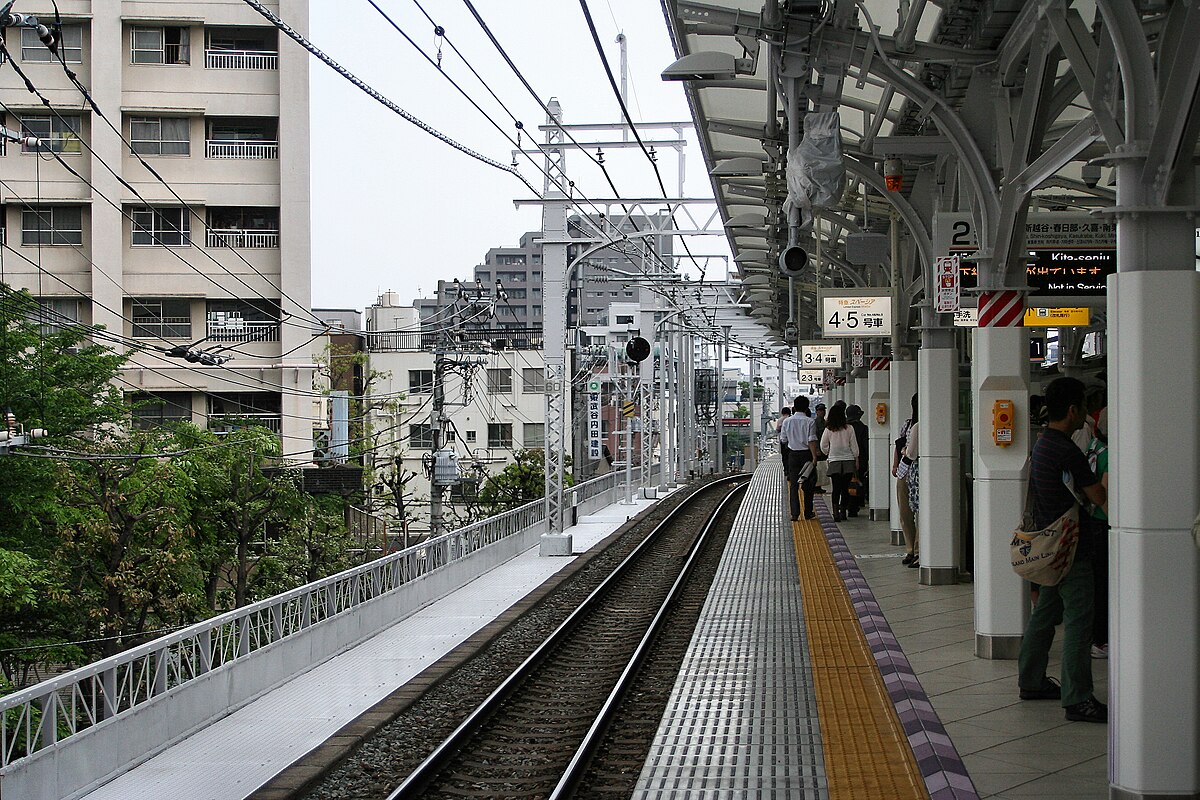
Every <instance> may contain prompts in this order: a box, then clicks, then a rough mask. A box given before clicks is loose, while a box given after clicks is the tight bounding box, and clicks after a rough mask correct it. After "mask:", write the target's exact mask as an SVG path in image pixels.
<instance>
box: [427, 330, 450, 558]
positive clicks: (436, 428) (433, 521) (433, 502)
mask: <svg viewBox="0 0 1200 800" xmlns="http://www.w3.org/2000/svg"><path fill="white" fill-rule="evenodd" d="M445 335H446V334H444V333H442V334H439V335H438V339H437V344H436V345H434V350H433V410H432V411H431V412H430V416H429V428H430V431H431V432H432V434H433V465H432V466H433V468H432V470H431V471H430V474H429V535H430V537H431V538H432V537H435V536H438V535H440V534H441V533H442V492H443V491H445V488H446V487H445V486H444V485H443V484H442V482H441V480H440V479H441V477H442V476H440V475H439V474H438V463H437V459H438V456H439V455H440V453H441V452H442V425H443V423H444V418H443V413H442V409H443V407H444V406H445V403H446V389H445V386H444V383H443V382H444V381H445V377H446V374H445V373H446V349H445V345H444V337H445Z"/></svg>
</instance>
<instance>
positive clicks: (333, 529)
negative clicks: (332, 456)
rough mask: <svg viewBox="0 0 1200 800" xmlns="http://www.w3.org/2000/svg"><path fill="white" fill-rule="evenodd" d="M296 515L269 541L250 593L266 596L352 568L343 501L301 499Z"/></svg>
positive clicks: (350, 543)
mask: <svg viewBox="0 0 1200 800" xmlns="http://www.w3.org/2000/svg"><path fill="white" fill-rule="evenodd" d="M300 512H301V513H299V514H296V515H294V516H293V517H292V518H291V519H290V520H289V522H288V524H287V525H286V526H285V527H284V528H283V530H282V531H281V533H280V536H279V538H277V539H274V540H272V541H271V543H270V545H269V547H268V550H267V552H266V554H264V555H263V557H262V559H260V560H259V562H258V566H257V569H256V570H255V574H254V581H253V590H254V594H255V595H256V596H259V597H270V596H271V595H274V594H279V593H280V592H285V591H287V590H288V589H293V588H295V587H297V586H302V585H304V584H306V583H312V582H313V581H316V580H320V579H321V578H324V577H327V576H329V575H333V574H335V573H338V572H341V571H342V570H344V569H348V568H350V567H351V566H353V565H354V564H353V559H352V557H351V550H352V548H353V547H354V546H355V541H354V539H353V537H351V536H350V535H349V533H348V532H347V531H346V520H345V515H344V512H343V501H342V499H341V498H339V497H331V496H329V495H325V496H321V497H314V496H305V497H304V498H303V502H302V507H301V509H300Z"/></svg>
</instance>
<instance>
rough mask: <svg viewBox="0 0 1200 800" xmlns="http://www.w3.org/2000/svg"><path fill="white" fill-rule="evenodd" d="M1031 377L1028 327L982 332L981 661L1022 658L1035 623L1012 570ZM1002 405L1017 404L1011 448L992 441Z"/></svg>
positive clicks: (977, 383)
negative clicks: (1028, 628) (1024, 639)
mask: <svg viewBox="0 0 1200 800" xmlns="http://www.w3.org/2000/svg"><path fill="white" fill-rule="evenodd" d="M1028 375H1029V330H1028V329H1027V328H976V329H975V346H974V357H973V364H972V371H971V389H972V394H973V395H974V396H975V408H974V413H973V415H972V416H973V417H974V419H973V420H972V425H973V427H974V431H973V434H974V440H975V448H974V449H975V463H974V474H975V568H974V569H975V571H974V580H975V655H977V656H979V657H980V658H1016V657H1017V654H1018V652H1019V651H1020V649H1021V636H1022V633H1023V632H1024V630H1025V623H1026V620H1028V618H1029V601H1028V594H1027V592H1026V589H1025V582H1024V581H1023V580H1021V578H1020V577H1018V576H1017V574H1016V573H1015V572H1013V571H1012V562H1011V560H1010V558H1009V542H1010V541H1011V540H1012V531H1013V529H1014V528H1016V526H1017V524H1018V523H1019V522H1020V519H1021V513H1022V509H1024V507H1025V482H1026V481H1027V480H1028V473H1027V472H1026V470H1025V462H1026V458H1027V457H1028V455H1029V447H1030V442H1029V379H1028ZM997 400H1011V401H1012V403H1013V441H1012V445H1010V446H1008V447H1000V446H998V445H996V443H995V440H994V438H993V436H992V407H993V404H994V403H995V402H996V401H997ZM922 477H923V476H922ZM922 560H924V556H922Z"/></svg>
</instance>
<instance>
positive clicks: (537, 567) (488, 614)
mask: <svg viewBox="0 0 1200 800" xmlns="http://www.w3.org/2000/svg"><path fill="white" fill-rule="evenodd" d="M652 503H653V501H650V500H639V501H638V502H637V503H635V504H634V505H632V506H627V505H621V504H613V505H610V506H607V507H606V508H602V509H600V510H599V511H597V512H596V513H595V514H592V515H590V516H587V517H584V518H583V519H581V520H580V522H579V524H578V525H576V526H575V527H573V528H571V529H570V533H571V534H573V537H574V540H573V545H574V551H575V552H576V553H581V552H584V551H585V550H588V549H589V548H591V547H592V546H593V545H595V544H597V543H598V542H600V541H601V540H602V539H604V538H605V537H606V536H608V535H609V534H610V533H612V532H613V531H615V530H616V529H617V528H619V527H621V525H623V524H624V523H625V521H626V520H627V519H628V518H629V517H632V516H634V515H635V514H637V513H640V512H641V511H642V510H644V509H645V508H647V507H648V506H649V505H651V504H652ZM537 550H538V549H537V548H536V547H534V548H532V549H531V550H529V551H526V552H525V553H522V554H521V555H519V556H517V557H516V558H513V559H512V560H510V561H508V562H506V563H504V564H501V565H500V566H498V567H496V568H495V569H493V570H491V571H490V572H487V573H485V574H483V575H481V576H479V577H478V578H476V579H475V580H473V581H472V582H471V583H469V584H467V585H466V586H464V587H463V588H461V589H459V590H458V591H456V592H454V593H452V594H450V595H447V596H446V597H444V598H442V599H440V600H437V601H435V602H433V603H431V604H429V605H428V606H426V607H425V608H423V609H421V610H420V611H417V612H416V613H415V614H412V615H410V616H408V617H406V618H405V619H403V620H402V621H400V622H398V623H397V624H396V625H393V626H392V627H391V628H388V629H387V630H385V631H383V632H382V633H380V634H379V635H377V636H375V637H373V638H371V639H369V640H367V641H365V642H363V643H362V644H360V645H358V646H357V647H353V648H351V649H350V650H347V651H346V652H344V653H342V654H340V655H338V656H335V657H334V658H332V659H330V660H328V661H326V662H325V663H324V664H321V665H320V666H318V667H316V668H315V669H312V670H310V671H309V672H306V673H304V674H303V675H300V676H298V677H297V678H295V679H294V680H292V681H290V682H288V683H287V684H285V685H283V686H281V687H279V688H278V689H275V690H274V691H271V692H268V693H267V694H265V695H263V696H262V697H260V698H259V699H258V700H256V701H254V702H253V703H250V704H249V705H247V706H245V707H243V708H241V709H239V710H238V711H236V712H234V713H233V714H230V715H229V716H228V717H225V718H224V719H222V720H220V721H218V722H216V723H214V724H212V725H210V726H209V727H207V728H205V729H203V730H201V731H198V732H197V733H195V734H193V735H192V736H189V737H188V738H187V739H184V740H183V741H181V742H179V743H178V744H176V745H175V746H173V747H171V748H169V749H167V750H165V751H163V752H162V753H159V754H158V755H157V756H155V757H154V758H152V759H150V760H149V761H147V762H146V763H144V764H141V765H139V766H137V767H135V768H134V769H132V770H130V771H129V772H126V773H125V774H124V775H121V776H120V777H118V778H116V779H114V780H112V781H110V782H109V783H107V784H105V785H104V786H101V787H100V788H98V789H95V790H93V791H92V792H90V793H88V794H86V795H84V797H86V798H87V800H163V798H169V799H170V800H244V798H246V797H248V796H249V795H250V794H251V793H252V792H253V791H254V790H256V789H258V788H259V787H260V786H262V785H263V784H265V783H266V782H267V781H269V780H270V779H271V778H273V777H275V776H276V775H277V774H279V773H280V772H282V771H283V770H284V769H285V768H287V767H288V766H290V765H291V764H292V763H294V762H295V761H296V760H297V759H299V758H300V757H301V756H303V755H304V754H305V753H307V752H309V751H310V750H312V749H313V748H315V747H317V746H318V745H319V744H321V743H322V742H324V741H325V740H326V739H328V738H329V737H330V736H332V735H333V734H334V733H336V732H337V731H338V730H340V729H341V728H342V726H344V725H345V724H346V723H348V722H350V721H351V720H353V719H355V718H356V717H358V716H359V715H360V714H362V713H363V712H365V711H367V710H368V709H370V708H371V707H372V706H374V705H375V704H376V703H378V702H379V701H380V700H382V699H383V698H385V697H387V696H388V695H389V694H390V693H391V692H393V691H394V690H395V689H397V688H398V687H400V686H403V685H404V684H405V683H406V682H408V681H409V680H411V679H413V678H414V677H416V676H417V675H418V674H420V673H421V671H422V670H424V669H425V668H426V667H428V666H429V665H430V664H432V663H434V662H435V661H437V660H438V659H439V658H441V657H442V656H444V655H445V654H447V653H449V652H450V651H451V650H453V649H454V648H455V647H457V646H458V645H459V644H461V643H462V642H463V641H465V640H466V639H468V638H469V637H470V636H471V635H472V634H474V633H475V632H476V631H478V630H479V629H480V628H482V627H483V626H485V625H487V624H488V623H489V622H491V621H492V620H493V619H495V618H496V617H498V616H499V615H500V614H501V613H503V612H504V611H505V610H506V609H507V608H509V607H510V606H511V605H512V604H513V603H515V602H517V601H518V600H520V599H521V598H522V597H524V596H525V595H526V594H528V593H529V592H530V591H532V590H533V589H535V588H536V587H538V586H540V585H541V584H542V583H543V582H544V581H545V580H546V579H547V578H549V577H551V576H552V575H554V573H556V572H558V571H559V570H560V569H562V568H563V567H565V566H566V565H567V564H569V563H570V562H571V561H573V560H574V559H573V558H539V557H538V553H537Z"/></svg>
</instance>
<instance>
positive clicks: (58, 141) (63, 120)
mask: <svg viewBox="0 0 1200 800" xmlns="http://www.w3.org/2000/svg"><path fill="white" fill-rule="evenodd" d="M22 30H24V29H22ZM82 119H83V118H82V117H80V116H79V115H78V114H71V115H68V114H59V115H58V116H45V117H43V116H38V115H36V114H34V115H29V116H22V117H21V135H22V136H36V137H37V138H38V139H39V144H36V145H33V146H32V147H30V146H29V145H25V144H22V145H21V152H22V153H34V152H41V153H68V154H71V153H82V152H83V145H82V144H81V143H80V141H79V131H80V127H81V125H82Z"/></svg>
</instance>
